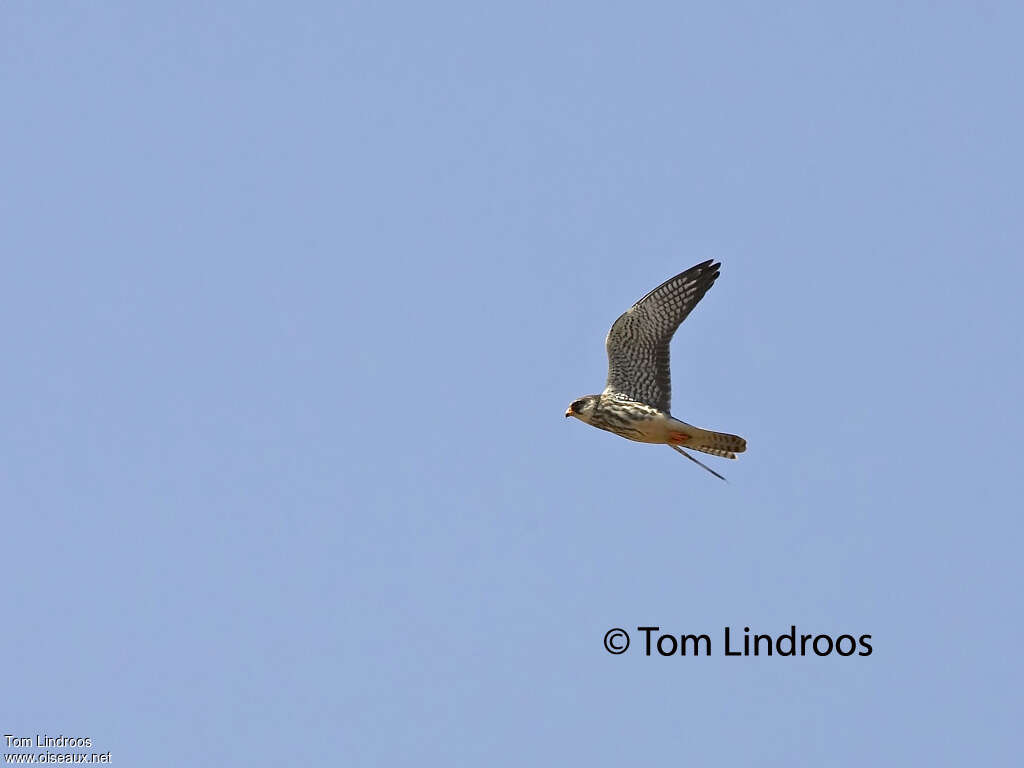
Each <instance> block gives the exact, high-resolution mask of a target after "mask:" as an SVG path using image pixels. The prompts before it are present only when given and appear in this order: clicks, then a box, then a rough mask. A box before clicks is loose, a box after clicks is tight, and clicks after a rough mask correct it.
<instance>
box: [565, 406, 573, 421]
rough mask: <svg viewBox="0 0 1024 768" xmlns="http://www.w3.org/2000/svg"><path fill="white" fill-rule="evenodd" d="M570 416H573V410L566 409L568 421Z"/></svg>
mask: <svg viewBox="0 0 1024 768" xmlns="http://www.w3.org/2000/svg"><path fill="white" fill-rule="evenodd" d="M570 416H572V408H566V409H565V418H567V419H568V418H569V417H570Z"/></svg>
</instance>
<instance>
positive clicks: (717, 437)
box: [681, 422, 747, 459]
mask: <svg viewBox="0 0 1024 768" xmlns="http://www.w3.org/2000/svg"><path fill="white" fill-rule="evenodd" d="M684 423H685V422H684ZM686 432H687V434H689V435H690V439H689V440H687V441H686V442H684V443H681V445H683V446H685V447H687V448H692V449H693V450H695V451H701V452H703V453H710V454H711V455H712V456H721V457H722V458H725V459H735V458H736V454H737V453H743V452H744V451H745V450H747V441H746V440H744V439H743V438H742V437H740V436H739V435H730V434H729V433H728V432H712V431H711V430H709V429H701V428H700V427H694V426H691V425H690V424H686Z"/></svg>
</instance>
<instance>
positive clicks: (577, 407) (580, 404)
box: [569, 400, 583, 413]
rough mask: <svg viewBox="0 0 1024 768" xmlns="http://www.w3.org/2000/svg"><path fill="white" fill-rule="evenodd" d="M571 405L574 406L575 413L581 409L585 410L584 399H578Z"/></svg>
mask: <svg viewBox="0 0 1024 768" xmlns="http://www.w3.org/2000/svg"><path fill="white" fill-rule="evenodd" d="M569 407H570V408H572V412H573V413H579V412H580V411H582V410H583V401H582V400H577V401H576V402H575V403H573V404H572V405H570V406H569Z"/></svg>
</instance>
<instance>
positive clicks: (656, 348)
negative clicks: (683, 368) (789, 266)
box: [604, 260, 721, 413]
mask: <svg viewBox="0 0 1024 768" xmlns="http://www.w3.org/2000/svg"><path fill="white" fill-rule="evenodd" d="M720 266H721V264H716V263H714V262H712V261H710V260H709V261H705V262H704V263H703V264H698V265H697V266H695V267H690V268H689V269H688V270H686V271H685V272H682V273H680V274H678V275H676V276H675V277H673V278H670V279H668V280H666V281H665V282H664V283H662V284H661V285H659V286H658V287H657V288H655V289H654V290H653V291H651V292H650V293H648V294H647V295H646V296H644V297H643V298H642V299H640V301H638V302H637V303H636V304H634V305H633V306H632V307H630V308H629V310H628V311H626V312H625V313H623V314H622V316H620V317H619V319H618V320H616V321H615V323H614V324H613V325H612V328H611V330H610V331H608V338H607V339H605V342H604V345H605V348H606V349H607V350H608V383H607V384H606V385H605V389H604V392H605V394H616V395H624V396H625V397H628V398H629V399H630V400H636V401H639V402H641V403H647V404H648V405H653V406H654V407H655V408H658V409H660V410H662V411H665V412H666V413H667V412H668V411H669V406H670V404H671V400H672V384H671V380H670V374H669V361H668V347H669V342H670V341H672V336H673V335H674V334H675V332H676V328H678V327H679V324H680V323H681V322H683V320H685V319H686V316H687V315H688V314H690V310H692V309H693V308H694V307H695V306H697V302H698V301H700V300H701V298H703V296H704V294H705V293H707V292H708V289H709V288H710V287H711V285H712V284H713V283H714V282H715V279H716V278H717V277H718V268H719V267H720Z"/></svg>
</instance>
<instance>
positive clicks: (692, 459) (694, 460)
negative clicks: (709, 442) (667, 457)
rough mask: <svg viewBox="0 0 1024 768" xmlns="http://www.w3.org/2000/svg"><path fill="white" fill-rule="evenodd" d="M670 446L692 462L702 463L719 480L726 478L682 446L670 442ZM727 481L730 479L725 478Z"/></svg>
mask: <svg viewBox="0 0 1024 768" xmlns="http://www.w3.org/2000/svg"><path fill="white" fill-rule="evenodd" d="M668 447H669V448H671V449H672V450H673V451H678V452H679V453H681V454H683V456H685V457H686V458H688V459H689V460H690V461H692V462H693V463H694V464H700V465H701V466H702V467H704V469H706V470H707V471H708V472H710V473H711V474H712V475H714V476H715V477H717V478H718V479H719V480H725V478H724V477H722V476H721V475H720V474H718V473H717V472H715V470H713V469H712V468H711V467H709V466H708V465H707V464H705V463H704V462H703V461H700V460H699V459H695V458H694V457H693V456H691V455H690V454H688V453H687V452H686V451H684V450H683V449H682V448H680V447H679V446H678V445H672V444H671V443H670V444H669V446H668ZM698 450H700V449H698ZM730 458H736V457H735V456H731V457H730ZM725 482H727V483H728V482H729V481H728V480H725Z"/></svg>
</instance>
